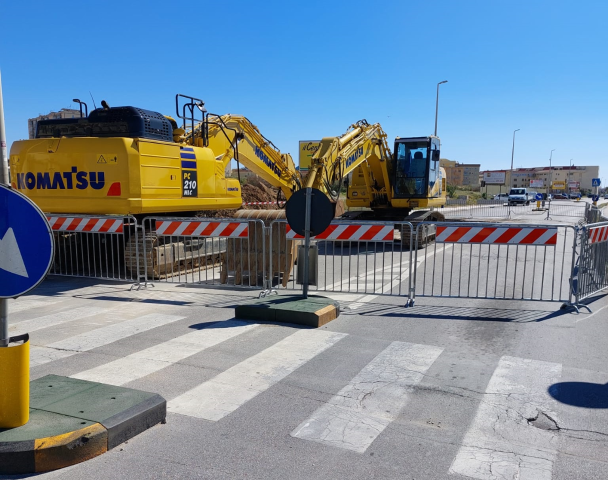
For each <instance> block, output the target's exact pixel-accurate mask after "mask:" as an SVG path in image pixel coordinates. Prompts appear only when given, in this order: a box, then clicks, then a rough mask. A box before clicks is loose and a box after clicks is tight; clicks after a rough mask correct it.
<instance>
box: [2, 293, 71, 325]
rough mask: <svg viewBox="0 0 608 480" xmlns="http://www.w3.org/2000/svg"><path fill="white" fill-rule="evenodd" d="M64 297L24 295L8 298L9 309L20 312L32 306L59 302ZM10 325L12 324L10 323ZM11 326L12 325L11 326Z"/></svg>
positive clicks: (36, 306)
mask: <svg viewBox="0 0 608 480" xmlns="http://www.w3.org/2000/svg"><path fill="white" fill-rule="evenodd" d="M62 300H63V299H62V298H57V297H41V296H33V295H32V296H30V295H27V296H23V297H19V298H17V299H12V298H9V299H8V311H9V313H18V312H22V311H24V310H29V309H30V308H38V307H48V306H49V305H53V304H54V303H59V302H61V301H62ZM9 325H10V324H9ZM9 328H10V326H9Z"/></svg>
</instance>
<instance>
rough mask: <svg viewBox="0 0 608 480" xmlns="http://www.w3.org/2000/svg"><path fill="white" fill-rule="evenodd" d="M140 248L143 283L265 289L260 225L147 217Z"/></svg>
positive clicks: (255, 221)
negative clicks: (160, 282)
mask: <svg viewBox="0 0 608 480" xmlns="http://www.w3.org/2000/svg"><path fill="white" fill-rule="evenodd" d="M138 248H139V250H140V251H141V252H142V253H141V255H140V256H139V282H140V283H143V282H159V281H162V282H169V283H197V284H202V285H215V286H232V287H245V288H259V289H262V288H263V287H264V284H265V278H266V264H267V260H266V251H267V249H266V233H265V226H264V222H263V221H262V220H259V219H235V218H227V219H219V218H199V217H181V218H178V217H174V218H167V217H146V218H144V220H143V222H142V226H141V233H140V242H139V247H138Z"/></svg>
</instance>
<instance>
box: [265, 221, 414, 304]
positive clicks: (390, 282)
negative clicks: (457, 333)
mask: <svg viewBox="0 0 608 480" xmlns="http://www.w3.org/2000/svg"><path fill="white" fill-rule="evenodd" d="M413 234H414V230H413V226H412V224H411V223H407V222H405V223H403V222H402V223H397V224H396V223H395V222H373V221H360V222H345V221H333V222H332V223H331V224H330V226H329V227H328V228H327V229H326V230H325V231H324V232H323V233H322V234H320V235H317V236H316V237H312V238H311V247H312V249H313V251H314V252H316V257H315V258H316V262H313V263H314V265H313V267H316V269H315V270H316V271H315V272H313V273H312V276H313V277H314V279H315V282H314V283H315V284H314V285H311V286H310V291H311V292H313V291H318V292H342V293H359V294H370V295H398V296H405V297H408V298H409V296H410V293H411V288H412V284H411V273H412V272H411V264H412V252H413V242H414V235H413ZM303 244H304V238H303V237H302V236H301V235H297V234H296V233H295V232H294V231H293V230H291V229H290V227H289V225H288V224H287V222H286V221H285V220H276V221H274V222H272V223H271V224H270V227H269V246H270V254H269V259H270V265H269V283H268V289H273V288H279V289H280V288H284V289H290V290H296V289H300V288H301V286H300V285H299V283H298V281H297V279H298V277H299V275H298V269H299V268H303V267H302V265H300V264H299V263H296V262H295V259H296V258H298V255H297V250H298V248H299V247H302V248H303Z"/></svg>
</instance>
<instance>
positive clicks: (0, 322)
mask: <svg viewBox="0 0 608 480" xmlns="http://www.w3.org/2000/svg"><path fill="white" fill-rule="evenodd" d="M0 162H1V165H0V183H2V184H6V185H8V183H9V181H8V155H7V150H6V132H5V130H4V103H3V101H2V74H1V73H0ZM0 347H8V300H6V299H5V298H0Z"/></svg>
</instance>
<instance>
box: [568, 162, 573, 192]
mask: <svg viewBox="0 0 608 480" xmlns="http://www.w3.org/2000/svg"><path fill="white" fill-rule="evenodd" d="M571 181H572V159H570V169H569V170H568V196H569V197H570V196H571V195H572V188H570V182H571Z"/></svg>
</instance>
